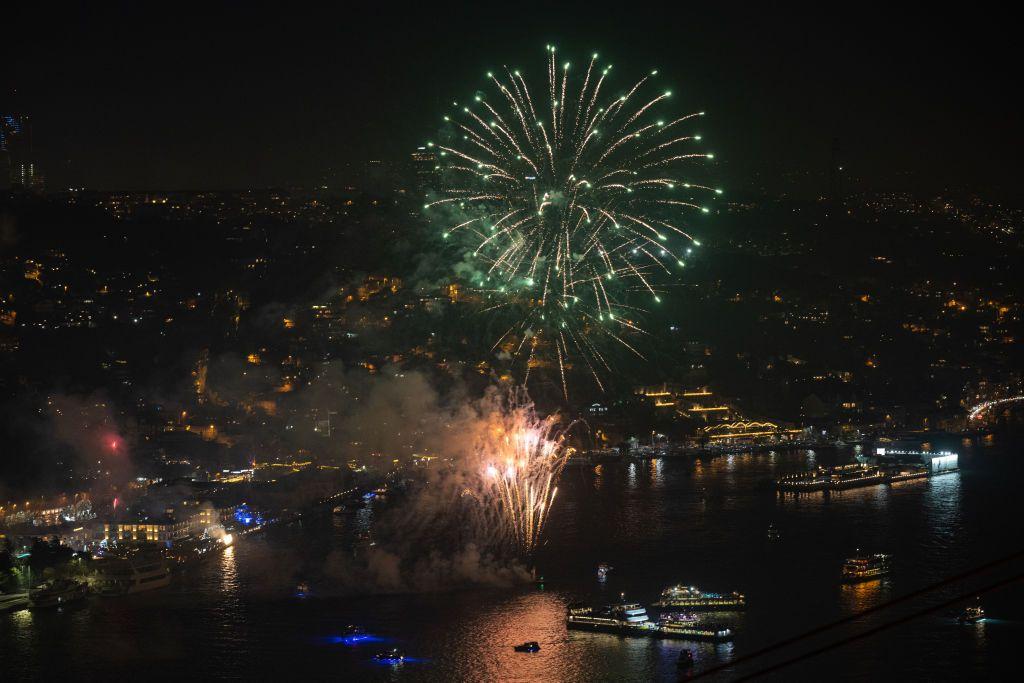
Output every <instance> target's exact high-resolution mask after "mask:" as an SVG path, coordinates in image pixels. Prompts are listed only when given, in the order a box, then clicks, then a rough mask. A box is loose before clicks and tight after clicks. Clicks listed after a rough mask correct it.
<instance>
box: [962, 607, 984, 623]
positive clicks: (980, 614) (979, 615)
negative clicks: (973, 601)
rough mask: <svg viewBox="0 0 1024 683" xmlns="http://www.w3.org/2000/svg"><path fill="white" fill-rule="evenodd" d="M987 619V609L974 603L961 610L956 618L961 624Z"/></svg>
mask: <svg viewBox="0 0 1024 683" xmlns="http://www.w3.org/2000/svg"><path fill="white" fill-rule="evenodd" d="M984 619H985V610H983V609H982V608H981V605H972V606H971V607H968V608H967V609H965V610H964V611H963V612H961V613H960V614H959V615H958V616H957V618H956V620H957V622H959V623H961V624H976V623H978V622H979V621H982V620H984Z"/></svg>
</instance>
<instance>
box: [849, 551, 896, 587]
mask: <svg viewBox="0 0 1024 683" xmlns="http://www.w3.org/2000/svg"><path fill="white" fill-rule="evenodd" d="M890 559H891V556H890V555H885V554H883V553H876V554H874V555H862V554H861V553H860V552H859V551H858V553H857V555H856V557H851V558H849V559H848V560H846V563H845V564H843V582H844V583H858V582H860V581H871V580H873V579H879V578H881V577H883V576H885V575H886V574H888V573H889V570H890V569H891V566H890V562H889V560H890Z"/></svg>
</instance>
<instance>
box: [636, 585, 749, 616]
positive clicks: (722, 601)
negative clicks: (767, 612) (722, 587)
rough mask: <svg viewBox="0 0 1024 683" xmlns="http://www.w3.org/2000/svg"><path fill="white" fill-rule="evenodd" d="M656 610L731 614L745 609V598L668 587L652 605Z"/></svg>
mask: <svg viewBox="0 0 1024 683" xmlns="http://www.w3.org/2000/svg"><path fill="white" fill-rule="evenodd" d="M654 606H655V607H658V608H669V609H672V608H679V609H685V610H690V611H703V612H731V611H734V610H741V609H746V607H747V598H746V596H744V595H743V594H742V593H737V592H736V591H733V592H732V593H708V592H705V591H701V590H698V589H697V588H696V587H694V586H683V585H677V586H669V587H668V588H666V589H665V590H663V591H662V592H661V599H660V600H658V601H657V602H656V603H654Z"/></svg>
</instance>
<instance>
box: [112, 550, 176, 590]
mask: <svg viewBox="0 0 1024 683" xmlns="http://www.w3.org/2000/svg"><path fill="white" fill-rule="evenodd" d="M97 564H98V565H99V566H98V568H97V573H96V579H95V580H94V584H93V586H94V587H95V589H96V592H97V593H99V594H100V595H106V596H112V595H128V594H131V593H141V592H143V591H148V590H154V589H156V588H163V587H165V586H168V585H170V583H171V570H170V568H169V567H168V566H167V564H166V563H165V562H164V561H163V560H162V559H159V558H131V559H128V558H109V559H104V560H101V561H99V562H97Z"/></svg>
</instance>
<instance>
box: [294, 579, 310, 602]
mask: <svg viewBox="0 0 1024 683" xmlns="http://www.w3.org/2000/svg"><path fill="white" fill-rule="evenodd" d="M308 595H309V584H308V583H306V582H305V581H300V582H299V585H297V586H296V587H295V597H298V598H305V597H307V596H308Z"/></svg>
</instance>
